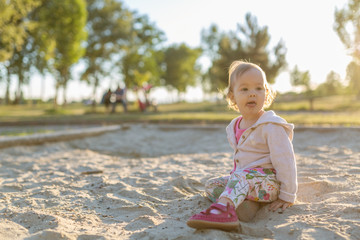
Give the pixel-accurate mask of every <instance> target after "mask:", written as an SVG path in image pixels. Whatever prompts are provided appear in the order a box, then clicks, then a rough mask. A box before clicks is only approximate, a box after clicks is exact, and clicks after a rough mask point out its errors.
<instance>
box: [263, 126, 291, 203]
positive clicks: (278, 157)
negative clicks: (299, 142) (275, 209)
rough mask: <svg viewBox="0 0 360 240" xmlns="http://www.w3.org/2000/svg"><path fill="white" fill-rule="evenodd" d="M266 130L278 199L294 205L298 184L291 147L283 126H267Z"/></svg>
mask: <svg viewBox="0 0 360 240" xmlns="http://www.w3.org/2000/svg"><path fill="white" fill-rule="evenodd" d="M266 128H267V131H266V133H267V134H266V138H267V143H268V146H269V151H270V159H271V163H272V165H273V167H274V169H275V170H276V178H277V180H278V181H279V182H280V194H279V198H280V199H281V200H284V201H286V202H291V203H294V202H295V199H296V192H297V189H298V184H297V171H296V160H295V154H294V149H293V145H292V143H291V140H290V138H289V135H288V134H287V133H286V130H285V128H284V127H283V126H281V125H277V124H269V125H268V126H266Z"/></svg>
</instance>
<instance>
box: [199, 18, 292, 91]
mask: <svg viewBox="0 0 360 240" xmlns="http://www.w3.org/2000/svg"><path fill="white" fill-rule="evenodd" d="M245 20H246V23H245V25H240V24H238V28H237V30H236V31H235V32H229V33H227V34H225V33H220V31H219V30H218V29H217V27H216V25H212V26H211V27H210V30H209V31H203V32H202V34H203V36H202V41H203V45H205V46H206V45H207V47H206V49H208V50H211V51H210V52H211V57H212V59H211V60H212V66H211V67H210V69H209V71H208V74H207V75H208V77H207V79H208V81H209V82H210V85H212V87H211V89H212V91H214V90H216V89H219V88H220V89H221V88H222V89H223V88H225V87H226V86H227V83H228V77H227V71H226V69H227V68H228V67H229V66H230V64H231V63H232V62H233V61H234V60H239V59H243V60H247V61H250V62H253V63H255V64H258V65H259V66H260V67H261V68H262V69H263V70H264V71H265V72H266V75H267V79H268V81H269V83H274V82H275V78H276V76H277V75H278V74H279V73H280V71H281V70H282V69H283V67H285V66H286V60H285V55H286V48H285V45H284V43H283V42H282V41H279V42H278V43H277V44H276V46H275V47H273V49H272V50H269V49H268V45H269V43H270V35H269V32H268V28H267V27H266V26H265V27H260V26H259V25H258V23H257V19H256V17H253V16H252V15H251V14H250V13H248V14H246V16H245ZM204 41H205V43H204ZM212 45H217V46H218V47H215V48H214V47H213V46H212ZM215 51H216V53H214V52H215Z"/></svg>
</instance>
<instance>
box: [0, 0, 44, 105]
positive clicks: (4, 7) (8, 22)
mask: <svg viewBox="0 0 360 240" xmlns="http://www.w3.org/2000/svg"><path fill="white" fill-rule="evenodd" d="M39 4H40V1H39V0H12V1H6V0H0V64H2V66H3V69H6V71H7V73H6V74H4V75H3V78H4V79H5V80H6V90H5V103H6V104H8V103H9V102H10V97H9V96H10V92H9V91H10V84H11V79H12V78H11V75H12V74H19V75H18V79H19V88H21V83H22V82H23V76H24V74H23V73H24V71H22V72H21V73H18V72H15V71H14V70H13V68H14V65H17V66H18V67H19V68H18V69H19V70H24V69H25V68H26V67H21V66H20V64H23V63H22V62H21V60H22V59H23V58H24V57H25V56H21V54H23V53H24V52H25V51H23V48H24V47H25V46H26V45H27V42H28V41H27V39H28V37H29V32H30V31H31V30H32V29H33V28H34V25H35V23H34V22H33V21H32V19H31V18H29V14H30V13H31V12H32V11H33V10H34V9H35V8H36V7H37V6H38V5H39ZM14 55H16V56H14ZM18 94H20V91H19V90H18Z"/></svg>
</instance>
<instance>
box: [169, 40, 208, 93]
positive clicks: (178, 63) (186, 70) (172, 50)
mask: <svg viewBox="0 0 360 240" xmlns="http://www.w3.org/2000/svg"><path fill="white" fill-rule="evenodd" d="M201 52H202V51H201V49H199V48H194V49H192V48H190V47H188V46H186V45H185V44H180V45H178V46H177V45H172V46H170V47H168V48H167V49H166V50H165V58H164V62H165V65H166V71H165V74H164V79H165V82H166V84H167V85H169V86H172V87H174V88H175V89H176V90H178V92H185V91H186V87H187V86H194V85H195V84H196V78H197V77H198V76H200V67H199V66H198V65H197V64H196V62H197V60H198V58H199V57H200V55H201Z"/></svg>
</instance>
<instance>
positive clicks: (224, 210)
mask: <svg viewBox="0 0 360 240" xmlns="http://www.w3.org/2000/svg"><path fill="white" fill-rule="evenodd" d="M212 209H217V210H219V211H220V212H221V213H220V214H214V213H210V211H211V210H212ZM186 224H187V225H188V226H189V227H192V228H197V229H201V228H214V229H221V230H228V231H229V230H236V229H238V227H239V220H238V217H237V215H236V211H235V207H234V206H230V204H229V203H228V204H227V206H223V205H221V204H218V203H213V204H211V206H210V207H209V208H208V209H206V210H205V211H202V212H200V213H199V214H195V215H194V216H192V217H191V218H190V219H189V220H188V221H187V223H186Z"/></svg>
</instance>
